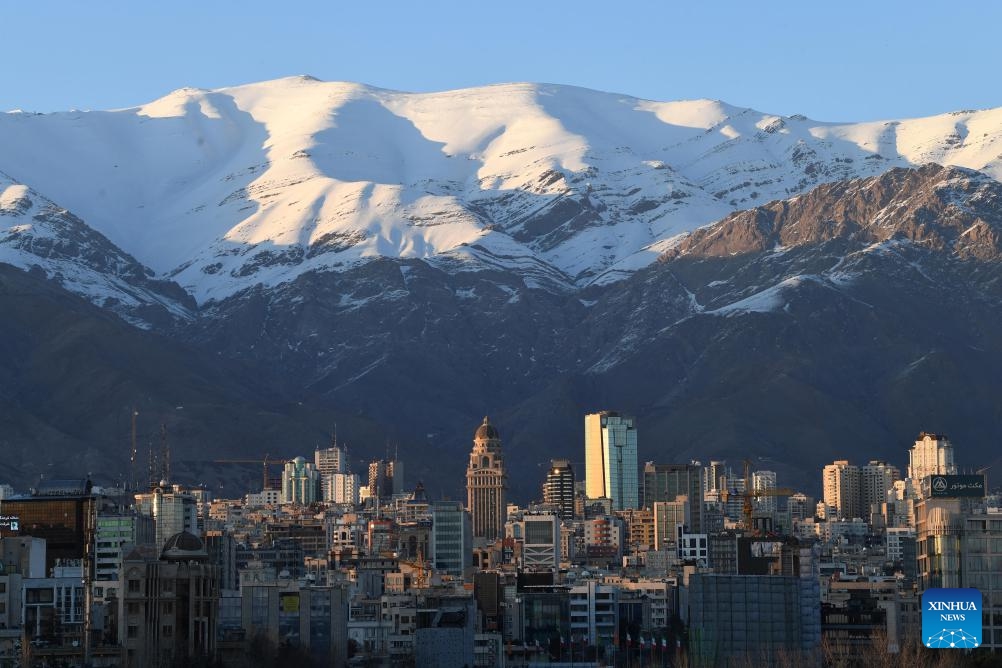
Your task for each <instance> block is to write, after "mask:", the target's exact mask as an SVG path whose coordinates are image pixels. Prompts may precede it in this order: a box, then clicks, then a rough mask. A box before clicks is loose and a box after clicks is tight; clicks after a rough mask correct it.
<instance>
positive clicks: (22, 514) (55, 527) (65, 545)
mask: <svg viewBox="0 0 1002 668" xmlns="http://www.w3.org/2000/svg"><path fill="white" fill-rule="evenodd" d="M96 503H97V499H96V498H95V497H94V495H92V494H91V482H90V480H46V481H43V482H42V483H40V484H39V486H38V488H37V489H35V490H33V491H32V493H31V494H30V495H26V496H15V497H12V498H9V499H4V500H3V501H2V502H0V514H2V515H3V516H5V517H16V518H17V522H16V526H17V528H16V529H13V528H11V526H10V524H9V523H8V525H7V527H5V528H3V529H0V537H4V536H31V537H32V538H42V539H44V540H45V570H46V572H48V571H49V570H50V569H51V568H52V567H53V566H55V564H56V562H57V561H61V560H64V559H83V557H84V546H85V545H86V544H87V539H88V535H89V534H90V533H91V532H92V531H93V522H94V519H93V518H94V516H95V512H96Z"/></svg>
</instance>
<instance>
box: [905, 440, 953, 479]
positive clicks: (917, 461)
mask: <svg viewBox="0 0 1002 668" xmlns="http://www.w3.org/2000/svg"><path fill="white" fill-rule="evenodd" d="M956 473H957V465H956V464H954V462H953V444H951V443H950V439H949V438H947V437H946V435H945V434H932V433H928V432H924V431H923V432H922V433H920V434H919V437H918V439H917V440H916V441H915V445H914V446H912V449H911V450H909V451H908V477H909V478H911V479H912V481H913V482H914V484H915V485H918V483H919V481H921V480H922V479H924V478H926V477H927V476H931V475H954V474H956Z"/></svg>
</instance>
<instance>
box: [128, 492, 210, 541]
mask: <svg viewBox="0 0 1002 668" xmlns="http://www.w3.org/2000/svg"><path fill="white" fill-rule="evenodd" d="M135 498H136V509H137V510H138V511H139V512H140V513H141V514H143V515H146V516H147V517H152V518H153V521H154V523H155V526H156V534H155V544H156V548H157V549H158V550H159V549H162V548H163V546H164V545H165V544H166V543H167V539H169V538H170V537H171V536H174V535H176V534H178V533H181V532H183V531H187V532H188V533H191V534H194V535H195V536H197V535H199V530H198V507H197V504H196V503H195V499H194V497H192V496H190V495H189V494H185V493H184V492H180V491H175V490H174V489H172V488H171V487H169V486H167V484H166V483H164V484H161V485H160V486H158V487H156V488H154V489H153V491H151V492H147V493H143V494H136V497H135Z"/></svg>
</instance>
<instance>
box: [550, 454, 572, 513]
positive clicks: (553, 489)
mask: <svg viewBox="0 0 1002 668" xmlns="http://www.w3.org/2000/svg"><path fill="white" fill-rule="evenodd" d="M543 503H545V504H547V505H551V506H554V507H556V508H557V513H558V514H559V515H560V519H562V520H573V519H574V470H573V469H572V468H571V463H570V462H569V461H567V460H566V459H553V460H551V461H550V470H549V471H548V472H547V474H546V482H544V483H543Z"/></svg>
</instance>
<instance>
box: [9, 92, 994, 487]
mask: <svg viewBox="0 0 1002 668" xmlns="http://www.w3.org/2000/svg"><path fill="white" fill-rule="evenodd" d="M999 125H1002V113H1000V112H999V111H998V110H989V111H983V112H960V113H956V114H947V115H943V116H939V117H935V118H931V119H917V120H910V121H893V122H887V123H866V124H841V125H840V124H825V123H816V122H813V121H809V120H807V119H804V118H801V117H791V118H778V117H774V116H769V115H767V114H761V113H759V112H754V111H752V110H743V109H737V108H734V107H729V106H728V105H725V104H723V103H717V102H709V101H695V102H674V103H655V102H647V101H642V100H637V99H635V98H628V97H625V96H619V95H611V94H606V93H597V92H594V91H586V90H582V89H575V88H569V87H561V86H542V85H529V84H518V85H506V86H494V87H488V88H483V89H474V90H467V91H453V92H449V93H436V94H426V95H413V94H405V93H396V92H392V91H382V90H378V89H372V88H367V87H364V86H357V85H351V84H327V83H321V82H317V81H313V80H309V79H302V78H296V79H286V80H280V81H276V82H266V83H263V84H253V85H249V86H241V87H237V88H232V89H221V90H219V91H196V90H182V91H177V92H175V93H173V94H171V95H169V96H167V97H166V98H164V99H162V100H159V101H157V102H155V103H152V104H150V105H146V106H144V107H140V108H135V109H127V110H121V111H114V112H71V113H67V114H50V115H44V116H42V115H30V114H5V115H0V141H2V142H3V143H4V146H5V151H4V153H3V155H0V169H2V170H4V173H5V174H9V176H3V177H0V262H3V263H8V264H11V265H14V266H16V267H19V268H21V269H23V270H26V271H27V272H28V273H18V272H14V273H11V271H9V270H5V272H4V273H3V276H2V278H3V281H4V283H3V285H7V286H16V289H15V290H13V292H11V291H8V292H7V293H4V294H2V295H0V308H2V309H3V310H4V312H5V313H10V314H11V315H10V316H8V318H7V322H6V323H5V327H6V329H5V330H3V331H0V341H3V342H6V341H8V340H10V341H11V342H14V343H16V345H14V344H11V346H9V350H11V351H12V353H11V354H10V355H8V356H5V357H4V358H3V361H2V363H0V374H2V375H4V377H5V378H7V382H5V383H4V386H5V387H8V388H13V389H10V390H9V391H8V396H7V398H6V399H5V401H7V404H5V410H6V411H7V413H6V414H7V418H6V424H7V425H8V428H7V430H6V432H5V433H6V434H7V439H8V440H7V441H6V445H7V447H10V448H15V449H17V451H18V452H21V453H22V456H20V457H18V458H10V459H9V460H8V461H9V462H10V463H8V464H6V465H7V466H8V468H9V471H10V472H11V473H12V474H13V473H20V474H28V473H37V472H39V471H40V470H43V469H44V470H49V468H51V467H49V468H46V467H48V463H47V464H45V466H42V465H41V464H38V462H36V461H34V460H33V459H32V458H31V457H30V456H28V455H27V454H23V453H30V452H32V451H33V448H37V447H39V444H42V443H45V444H47V445H45V448H48V449H44V448H42V449H40V450H38V451H39V452H49V451H50V450H51V453H53V454H52V455H51V456H50V455H47V457H48V459H49V461H50V463H51V464H52V466H53V467H56V468H58V467H59V466H60V465H61V464H63V465H68V463H69V462H71V461H72V460H60V458H59V456H58V454H57V453H59V452H63V451H65V450H66V449H71V450H74V451H75V449H82V450H83V451H86V452H87V453H89V454H87V461H88V462H94V463H97V464H99V465H101V466H103V467H105V468H109V469H114V468H115V466H116V462H118V464H119V465H120V466H119V468H121V466H124V463H123V462H122V461H121V459H120V456H121V454H120V453H121V452H122V447H121V443H122V440H123V439H126V438H127V422H128V417H127V416H128V412H129V411H130V410H131V409H130V408H129V406H130V405H131V404H132V403H134V402H135V401H136V399H134V397H136V396H139V397H148V398H149V401H150V402H151V403H150V406H151V408H149V409H143V410H144V415H146V414H151V415H153V414H156V415H161V416H164V415H167V414H168V413H170V410H169V409H170V408H171V405H173V408H174V410H175V411H177V406H184V408H183V409H181V412H179V413H178V412H176V413H175V414H172V416H171V418H170V421H171V422H172V424H174V423H176V429H175V430H174V431H176V433H177V434H178V440H179V443H178V447H179V448H180V451H182V452H185V453H186V456H187V458H188V459H198V458H199V456H200V455H204V458H206V459H208V458H214V457H216V456H218V455H216V454H213V453H244V454H246V455H247V456H260V455H261V454H263V453H269V454H271V455H272V456H278V457H282V456H292V455H295V454H303V453H306V452H308V451H309V449H311V448H312V447H314V446H315V445H316V444H317V443H319V442H322V441H324V440H326V439H327V438H328V435H329V432H330V428H331V425H332V423H333V422H334V421H337V422H338V423H339V425H340V427H339V432H340V433H341V434H342V435H343V436H344V438H345V439H346V440H349V441H354V442H355V445H356V449H355V453H356V460H364V459H367V458H370V457H375V456H380V455H382V454H383V453H384V452H385V448H386V447H387V442H392V443H394V444H397V445H398V446H399V448H400V454H401V456H402V457H404V458H405V459H407V460H408V476H409V477H413V479H414V480H416V479H418V478H422V479H424V480H425V482H426V483H428V484H429V485H432V486H435V487H438V488H440V489H442V490H444V491H446V493H450V494H456V495H458V493H459V490H460V489H461V485H462V468H463V466H464V462H465V454H466V451H467V450H468V448H469V445H470V437H471V434H472V430H473V429H474V428H475V427H476V425H477V424H478V423H479V419H480V417H482V415H484V414H490V415H491V417H492V421H493V422H495V423H496V424H497V425H498V426H499V427H500V428H501V431H502V437H503V439H504V441H505V447H506V448H507V449H508V450H509V452H510V456H509V459H508V461H509V462H511V463H512V466H513V470H512V475H511V486H512V491H513V493H514V494H515V498H521V499H525V498H530V497H531V496H533V495H534V493H535V490H536V487H537V485H538V483H539V482H540V480H541V476H542V475H543V471H544V469H545V462H546V460H548V458H550V457H555V456H568V457H570V458H571V459H572V460H574V461H576V460H580V459H581V443H582V433H581V432H582V419H581V415H582V413H584V412H586V411H590V410H595V409H599V408H618V409H621V410H624V411H628V412H631V413H633V414H635V415H637V417H638V419H639V421H640V425H641V457H642V458H643V459H657V460H661V461H680V460H686V459H688V458H703V459H707V458H711V457H712V458H725V457H730V458H732V459H740V458H743V457H744V456H746V455H749V454H750V455H753V456H756V457H762V458H764V460H763V461H764V462H765V463H763V464H761V466H762V467H763V468H774V469H778V470H779V471H780V472H781V475H783V476H784V479H785V480H786V481H788V482H789V484H799V485H802V486H804V487H807V488H808V491H813V487H814V486H815V485H816V473H817V468H818V467H819V466H820V465H822V464H824V463H826V461H827V460H830V459H831V458H834V457H850V458H853V459H856V460H865V459H869V458H871V457H882V458H887V459H891V460H892V461H895V462H897V463H898V464H903V463H904V462H903V459H904V451H905V449H906V447H907V445H908V440H909V439H910V438H911V437H912V436H913V435H914V433H916V432H917V431H919V430H922V429H928V430H937V431H946V432H947V433H949V434H950V435H951V436H953V437H954V439H955V441H956V442H957V445H958V460H960V461H962V462H966V463H969V464H970V465H971V466H975V465H976V466H982V465H984V464H986V463H988V461H987V460H990V459H991V458H992V457H993V456H994V455H992V454H991V452H992V451H991V450H990V448H989V444H990V443H993V442H994V441H995V439H997V438H998V437H999V436H1000V434H999V433H998V431H999V430H998V428H997V427H996V425H997V424H998V423H999V421H998V420H997V419H996V418H997V412H998V408H997V407H996V406H995V405H994V400H993V397H994V395H993V390H994V387H995V379H996V378H997V377H998V373H997V372H998V371H999V367H1000V366H1002V354H1000V353H1002V349H1000V347H999V345H998V344H997V343H996V342H995V340H994V336H993V333H994V332H995V331H997V329H998V326H999V325H1000V324H1002V323H1000V322H999V319H1000V311H999V294H998V290H999V289H998V287H997V285H998V280H997V279H998V277H999V232H1000V230H1002V207H1000V203H1002V194H1000V193H1002V185H1000V184H999V183H998V181H997V178H999V177H1000V175H1002V162H1000V159H1002V158H1000V153H999V150H998V148H997V146H996V144H995V142H996V138H998V137H999V136H1002V133H1000V128H999V127H998V126H999ZM927 161H932V162H939V163H950V164H953V165H961V166H962V167H956V166H954V167H943V166H940V165H937V164H922V163H925V162H927ZM920 165H921V166H920ZM963 166H966V168H965V167H963ZM905 167H908V168H905ZM975 170H977V171H975ZM57 203H58V204H57ZM62 207H67V208H66V209H64V208H62ZM71 211H72V213H70V212H71ZM715 221H716V222H715ZM73 294H75V295H78V296H79V297H83V298H84V300H86V301H89V302H90V304H86V303H85V301H81V300H80V299H78V298H77V297H74V296H73ZM33 295H37V296H33ZM109 310H110V311H111V312H113V313H115V314H116V315H117V316H119V317H120V318H121V319H122V320H124V322H122V321H121V320H117V319H115V318H114V317H110V316H109V315H108V311H109ZM29 313H30V314H31V315H30V317H28V315H27V314H29ZM80 322H85V323H88V324H86V325H81V324H79V323H80ZM93 323H100V325H97V324H93ZM126 323H130V324H132V325H136V326H138V329H137V328H136V327H130V326H128V325H127V324H126ZM142 329H149V330H153V331H149V332H144V331H141V330H142ZM67 333H75V334H77V336H73V337H71V338H70V339H69V340H68V342H66V344H65V346H64V345H63V337H65V336H67V335H68V334H67ZM54 342H59V345H55V343H54ZM130 351H131V352H130ZM147 351H149V352H147ZM29 362H30V363H29ZM89 377H94V378H98V379H103V381H102V382H98V383H88V382H86V381H85V380H84V379H86V378H89ZM37 378H41V379H44V382H39V384H38V385H37V387H36V386H35V385H32V383H35V380H34V379H37ZM64 386H65V387H66V388H74V389H73V391H68V392H63V391H62V388H63V387H64ZM32 388H34V389H32ZM85 389H86V391H84V390H85ZM194 407H201V408H197V409H196V408H194ZM119 413H122V415H124V416H125V417H122V415H118V414H119ZM112 415H118V417H115V418H114V419H113V418H112V417H111V416H112ZM67 416H69V417H67ZM67 419H68V420H69V423H72V426H71V425H70V424H69V423H67ZM163 419H166V418H163ZM113 423H114V424H113ZM109 434H113V436H109ZM54 435H58V436H54ZM207 442H208V443H211V446H210V447H205V444H206V443H207ZM808 446H809V447H808ZM965 448H969V449H970V450H969V454H967V455H965V452H964V450H965ZM39 461H40V460H39ZM88 465H90V464H88ZM193 466H194V465H193ZM71 468H72V467H71ZM217 468H218V467H217ZM192 471H194V473H193V475H197V476H204V477H212V476H216V475H218V474H219V473H220V472H219V471H218V470H217V469H216V468H213V467H212V466H210V465H198V466H195V467H194V468H192Z"/></svg>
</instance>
